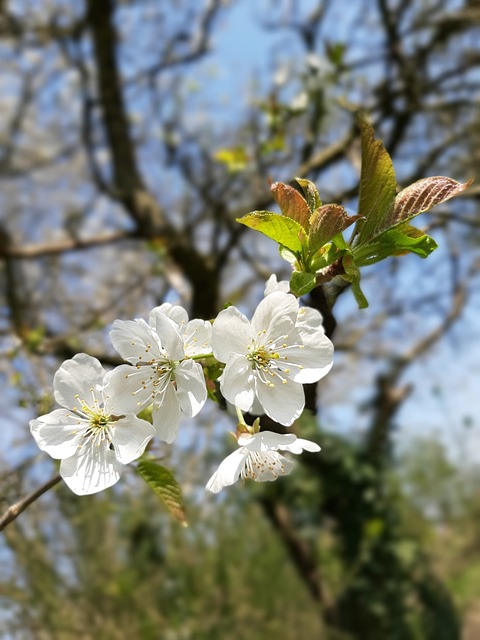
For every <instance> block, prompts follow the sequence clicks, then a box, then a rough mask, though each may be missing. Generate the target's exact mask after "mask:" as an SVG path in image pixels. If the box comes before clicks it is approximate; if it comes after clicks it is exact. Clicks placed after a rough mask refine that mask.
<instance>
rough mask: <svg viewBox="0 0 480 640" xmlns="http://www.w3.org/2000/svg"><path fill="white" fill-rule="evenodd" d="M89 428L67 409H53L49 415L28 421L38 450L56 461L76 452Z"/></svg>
mask: <svg viewBox="0 0 480 640" xmlns="http://www.w3.org/2000/svg"><path fill="white" fill-rule="evenodd" d="M88 427H89V422H88V421H87V420H82V419H81V418H80V417H78V416H76V415H74V414H72V412H71V411H68V410H67V409H55V411H52V412H51V413H47V414H46V415H44V416H40V418H38V420H31V421H30V431H31V433H32V436H33V437H34V438H35V441H36V443H37V445H38V446H39V448H40V449H41V450H42V451H45V452H46V453H48V455H49V456H52V458H55V459H56V460H61V459H62V458H69V457H70V456H73V455H74V453H76V451H77V447H78V443H79V440H80V439H81V437H82V433H84V432H85V431H86V430H87V429H88Z"/></svg>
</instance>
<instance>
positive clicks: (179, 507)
mask: <svg viewBox="0 0 480 640" xmlns="http://www.w3.org/2000/svg"><path fill="white" fill-rule="evenodd" d="M136 469H137V472H138V474H139V475H140V476H141V477H142V478H143V479H144V480H145V482H146V483H147V484H148V485H149V486H150V487H151V488H152V489H153V490H154V492H155V493H156V494H157V496H158V497H159V498H160V500H162V501H163V503H164V504H165V506H166V507H167V509H168V510H169V511H170V513H171V514H172V516H173V517H174V518H176V519H177V520H178V521H179V522H180V524H182V525H183V526H184V527H186V526H187V520H186V516H185V505H184V502H183V495H182V490H181V489H180V485H179V484H178V482H177V481H176V480H175V478H174V477H173V474H172V473H171V471H169V470H168V469H166V468H165V467H162V466H161V465H159V464H157V463H156V462H155V461H154V460H141V461H140V462H139V463H138V465H137V467H136Z"/></svg>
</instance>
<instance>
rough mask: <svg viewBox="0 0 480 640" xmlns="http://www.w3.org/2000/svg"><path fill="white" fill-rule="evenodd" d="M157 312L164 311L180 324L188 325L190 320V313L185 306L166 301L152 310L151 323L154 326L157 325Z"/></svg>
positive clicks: (168, 316)
mask: <svg viewBox="0 0 480 640" xmlns="http://www.w3.org/2000/svg"><path fill="white" fill-rule="evenodd" d="M157 313H163V314H164V315H166V316H167V318H170V320H173V321H174V322H175V323H176V324H178V325H179V326H182V325H186V324H187V322H188V313H187V312H186V310H185V309H184V308H183V307H180V306H179V305H173V304H170V302H164V303H163V304H161V305H160V306H158V307H155V309H152V311H151V312H150V317H149V324H150V326H152V327H155V317H156V314H157Z"/></svg>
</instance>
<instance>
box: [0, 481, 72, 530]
mask: <svg viewBox="0 0 480 640" xmlns="http://www.w3.org/2000/svg"><path fill="white" fill-rule="evenodd" d="M61 479H62V478H61V477H60V475H56V476H54V477H53V478H51V479H50V480H48V482H45V484H42V486H41V487H39V488H38V489H36V490H35V491H33V492H32V493H31V494H30V495H29V496H26V497H25V498H22V500H19V501H18V502H16V503H15V504H12V505H10V506H9V507H8V509H7V510H6V511H5V513H4V514H3V516H1V517H0V531H3V529H5V527H6V526H7V525H9V524H10V523H11V522H13V521H14V520H16V519H17V518H18V516H19V515H20V514H21V513H22V512H23V511H25V509H26V508H27V507H29V506H30V505H31V504H32V503H33V502H35V501H36V500H38V498H40V497H41V496H43V494H44V493H46V492H47V491H49V490H50V489H51V488H52V487H54V486H55V485H56V484H58V483H59V482H60V480H61Z"/></svg>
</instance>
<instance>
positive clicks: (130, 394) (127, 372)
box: [103, 364, 157, 415]
mask: <svg viewBox="0 0 480 640" xmlns="http://www.w3.org/2000/svg"><path fill="white" fill-rule="evenodd" d="M156 377H157V373H156V371H155V370H154V369H153V368H152V367H149V366H148V365H146V366H140V365H138V366H133V365H130V364H121V365H120V366H119V367H116V368H115V369H113V371H109V372H108V373H107V375H106V376H105V388H104V392H103V393H104V397H105V410H106V411H107V412H108V413H113V414H114V415H124V414H126V413H138V412H139V411H141V410H142V409H143V408H144V407H146V406H148V405H149V404H151V403H152V401H153V392H154V388H153V382H152V378H153V379H156Z"/></svg>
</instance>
